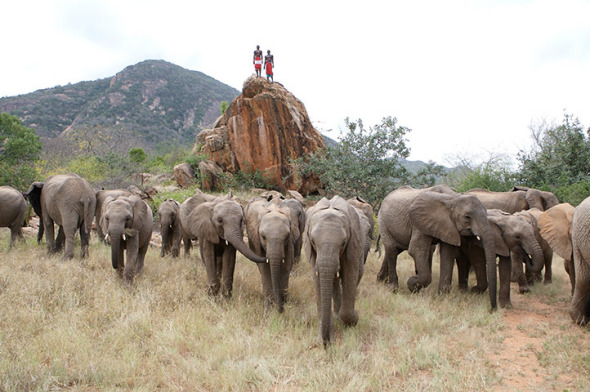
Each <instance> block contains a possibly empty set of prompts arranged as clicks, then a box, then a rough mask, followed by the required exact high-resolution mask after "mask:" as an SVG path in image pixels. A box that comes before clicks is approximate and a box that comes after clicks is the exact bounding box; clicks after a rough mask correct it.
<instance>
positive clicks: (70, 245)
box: [62, 226, 76, 259]
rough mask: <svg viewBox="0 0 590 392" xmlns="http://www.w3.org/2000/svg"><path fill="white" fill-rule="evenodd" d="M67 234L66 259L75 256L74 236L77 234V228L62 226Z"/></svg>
mask: <svg viewBox="0 0 590 392" xmlns="http://www.w3.org/2000/svg"><path fill="white" fill-rule="evenodd" d="M62 227H63V231H64V235H65V239H66V241H65V249H64V256H63V258H64V259H71V258H73V257H74V236H75V235H76V228H75V227H73V228H71V227H66V226H62Z"/></svg>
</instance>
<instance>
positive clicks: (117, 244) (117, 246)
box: [109, 232, 124, 270]
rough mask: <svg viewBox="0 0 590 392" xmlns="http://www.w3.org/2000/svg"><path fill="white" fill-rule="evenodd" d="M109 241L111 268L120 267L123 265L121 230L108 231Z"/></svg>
mask: <svg viewBox="0 0 590 392" xmlns="http://www.w3.org/2000/svg"><path fill="white" fill-rule="evenodd" d="M109 237H110V241H111V263H112V265H113V268H114V269H116V270H119V269H122V268H123V267H124V261H123V248H124V245H123V244H124V243H123V233H122V232H115V233H113V232H110V233H109Z"/></svg>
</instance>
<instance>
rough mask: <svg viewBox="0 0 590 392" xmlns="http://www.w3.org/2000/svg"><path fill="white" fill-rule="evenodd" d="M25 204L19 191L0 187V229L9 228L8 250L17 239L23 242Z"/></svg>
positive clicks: (8, 187)
mask: <svg viewBox="0 0 590 392" xmlns="http://www.w3.org/2000/svg"><path fill="white" fill-rule="evenodd" d="M26 213H27V202H26V200H25V198H24V196H23V195H22V193H20V192H19V191H17V190H16V189H14V188H13V187H11V186H7V185H5V186H0V227H8V228H10V242H9V248H12V245H13V244H14V241H16V240H17V239H21V240H24V237H23V229H22V227H23V223H24V222H25V215H26Z"/></svg>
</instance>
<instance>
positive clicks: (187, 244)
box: [182, 235, 192, 258]
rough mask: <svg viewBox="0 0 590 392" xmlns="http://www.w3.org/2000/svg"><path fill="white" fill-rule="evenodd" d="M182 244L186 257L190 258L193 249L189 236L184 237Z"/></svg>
mask: <svg viewBox="0 0 590 392" xmlns="http://www.w3.org/2000/svg"><path fill="white" fill-rule="evenodd" d="M182 243H183V245H184V257H185V258H188V257H190V255H191V247H192V243H191V239H190V238H189V236H188V235H183V236H182Z"/></svg>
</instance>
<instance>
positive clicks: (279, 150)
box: [197, 77, 325, 194]
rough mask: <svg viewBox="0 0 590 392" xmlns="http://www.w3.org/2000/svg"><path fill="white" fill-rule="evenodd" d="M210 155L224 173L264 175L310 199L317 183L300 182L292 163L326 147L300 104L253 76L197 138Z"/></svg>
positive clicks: (315, 181)
mask: <svg viewBox="0 0 590 392" xmlns="http://www.w3.org/2000/svg"><path fill="white" fill-rule="evenodd" d="M197 143H198V145H200V146H202V147H201V149H200V151H199V153H201V154H205V155H207V156H208V157H209V159H211V160H212V161H214V162H215V163H217V164H218V165H219V166H220V167H221V168H222V169H223V170H224V171H228V172H231V173H236V172H238V171H239V170H242V171H244V172H250V171H255V170H260V171H261V172H262V173H263V174H264V176H265V177H266V178H267V179H268V180H269V182H271V183H272V184H274V185H276V187H277V188H279V189H280V190H288V189H293V190H297V191H299V192H300V193H303V194H307V193H309V192H313V191H315V190H316V188H317V180H315V179H305V178H299V177H298V176H297V173H294V170H293V168H292V166H291V164H290V163H289V159H297V158H299V157H301V156H304V155H306V154H310V153H313V152H316V151H318V150H319V149H322V148H325V146H324V140H323V138H322V135H321V134H320V133H319V132H318V131H316V130H315V128H313V126H312V125H311V121H310V120H309V117H308V115H307V112H306V110H305V106H304V105H303V103H302V102H301V101H299V100H298V99H297V98H295V97H294V96H293V94H291V93H290V92H289V91H287V90H286V89H285V88H284V87H283V86H282V85H281V84H280V83H276V82H275V83H270V82H268V81H267V80H266V79H264V78H256V77H250V78H249V79H247V80H246V81H245V82H244V86H243V89H242V94H241V95H240V96H238V97H236V98H235V99H234V100H233V101H232V103H231V105H230V106H229V107H228V109H227V111H226V113H225V115H224V116H223V117H221V118H220V119H219V120H218V121H217V124H215V128H214V129H209V130H204V131H201V132H200V133H199V135H197Z"/></svg>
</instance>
